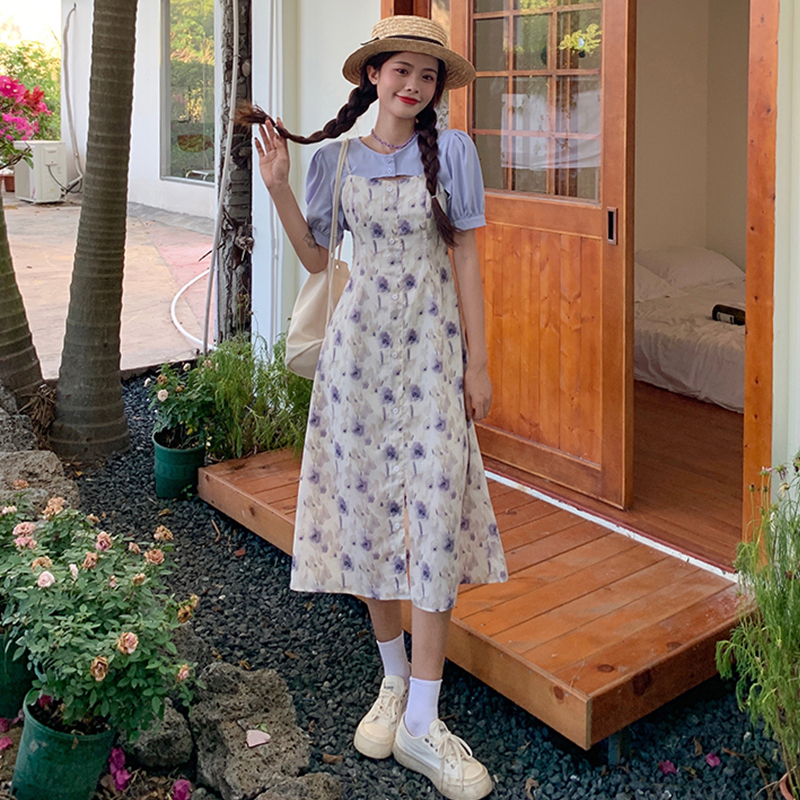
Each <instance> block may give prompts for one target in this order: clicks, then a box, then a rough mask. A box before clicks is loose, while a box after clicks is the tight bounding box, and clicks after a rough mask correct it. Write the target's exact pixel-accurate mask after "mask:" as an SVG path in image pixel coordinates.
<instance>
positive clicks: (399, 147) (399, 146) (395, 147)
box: [369, 128, 417, 150]
mask: <svg viewBox="0 0 800 800" xmlns="http://www.w3.org/2000/svg"><path fill="white" fill-rule="evenodd" d="M369 135H370V136H371V137H372V138H373V139H374V140H375V141H376V142H377V143H378V144H382V145H383V146H384V147H388V148H389V149H390V150H402V149H403V148H404V147H405V146H406V145H407V144H408V143H409V142H410V141H411V140H412V139H413V138H414V137H415V136H416V135H417V132H416V131H414V133H412V134H411V136H409V137H408V139H406V140H405V141H404V142H403V144H389V142H384V141H383V139H381V138H380V137H379V136H378V134H377V133H375V128H373V129H372V130H371V131H370V132H369Z"/></svg>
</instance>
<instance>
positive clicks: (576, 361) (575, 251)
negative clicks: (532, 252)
mask: <svg viewBox="0 0 800 800" xmlns="http://www.w3.org/2000/svg"><path fill="white" fill-rule="evenodd" d="M581 338H582V337H581V240H580V239H579V238H578V237H577V236H562V237H561V334H560V342H559V346H560V348H561V359H560V362H561V363H560V369H559V372H560V374H559V380H560V385H559V398H560V404H561V409H560V413H559V423H560V435H559V447H560V449H561V450H563V451H564V452H566V453H570V454H571V455H580V451H581V416H582V414H581V411H582V409H583V405H584V403H585V400H584V398H583V396H582V392H581Z"/></svg>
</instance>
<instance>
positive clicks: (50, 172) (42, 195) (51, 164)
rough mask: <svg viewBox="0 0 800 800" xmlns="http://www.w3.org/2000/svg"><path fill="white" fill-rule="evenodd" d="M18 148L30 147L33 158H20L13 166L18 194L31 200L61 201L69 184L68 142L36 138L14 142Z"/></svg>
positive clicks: (31, 201) (22, 198)
mask: <svg viewBox="0 0 800 800" xmlns="http://www.w3.org/2000/svg"><path fill="white" fill-rule="evenodd" d="M14 146H15V147H16V148H17V149H18V150H24V149H25V148H26V147H30V149H31V153H32V157H33V162H32V166H29V165H28V164H27V162H25V161H19V162H18V163H17V165H16V166H15V167H14V185H15V193H16V195H17V198H19V199H20V200H27V201H28V202H29V203H58V202H60V201H61V200H62V199H63V187H65V186H66V185H67V146H66V144H65V143H64V142H48V141H42V140H38V139H33V140H30V141H26V142H14Z"/></svg>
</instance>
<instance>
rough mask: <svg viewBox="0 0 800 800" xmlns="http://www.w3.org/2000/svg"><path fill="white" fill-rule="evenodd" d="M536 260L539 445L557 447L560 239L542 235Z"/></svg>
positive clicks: (559, 349) (558, 427) (559, 346)
mask: <svg viewBox="0 0 800 800" xmlns="http://www.w3.org/2000/svg"><path fill="white" fill-rule="evenodd" d="M541 242H542V244H541V250H540V260H539V291H540V296H539V346H540V348H541V349H540V356H539V427H540V430H541V440H540V441H541V443H542V444H545V445H547V446H548V447H553V448H557V447H558V446H559V429H560V424H559V410H560V403H559V396H558V393H559V385H560V375H559V372H560V369H559V368H560V360H561V358H560V356H561V344H560V336H561V302H560V301H561V274H560V273H561V237H560V236H556V235H554V234H543V235H542V237H541Z"/></svg>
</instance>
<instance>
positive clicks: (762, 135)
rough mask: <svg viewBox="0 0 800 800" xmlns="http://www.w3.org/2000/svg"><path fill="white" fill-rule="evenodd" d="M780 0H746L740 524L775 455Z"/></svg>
mask: <svg viewBox="0 0 800 800" xmlns="http://www.w3.org/2000/svg"><path fill="white" fill-rule="evenodd" d="M778 7H779V2H778V0H751V3H750V79H749V89H748V93H749V94H748V96H749V100H748V103H749V111H748V113H749V121H748V148H747V306H746V308H747V326H746V332H745V387H744V486H743V493H744V503H743V529H744V535H745V536H747V535H748V534H749V530H750V522H751V518H752V510H751V503H750V486H751V485H754V486H756V487H758V486H760V482H761V479H760V476H759V472H760V470H761V468H762V467H767V466H770V464H771V462H772V402H773V398H772V369H773V365H772V357H773V354H772V342H773V327H772V326H773V309H774V287H775V175H776V167H777V165H776V162H775V158H776V138H777V114H776V111H777V100H778Z"/></svg>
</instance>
